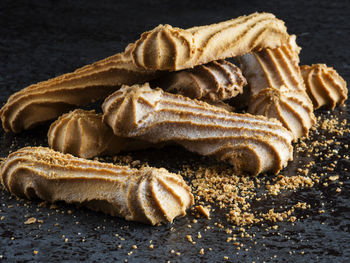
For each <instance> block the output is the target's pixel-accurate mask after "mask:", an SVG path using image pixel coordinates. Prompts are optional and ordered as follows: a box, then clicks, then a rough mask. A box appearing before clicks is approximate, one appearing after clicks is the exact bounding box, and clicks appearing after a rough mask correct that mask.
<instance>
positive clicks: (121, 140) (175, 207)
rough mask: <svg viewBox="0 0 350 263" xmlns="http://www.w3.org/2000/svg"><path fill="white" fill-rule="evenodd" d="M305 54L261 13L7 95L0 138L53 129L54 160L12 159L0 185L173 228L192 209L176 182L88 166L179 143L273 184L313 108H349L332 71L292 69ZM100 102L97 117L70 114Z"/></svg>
mask: <svg viewBox="0 0 350 263" xmlns="http://www.w3.org/2000/svg"><path fill="white" fill-rule="evenodd" d="M300 50H301V48H300V47H298V45H297V44H296V37H295V35H289V34H288V33H287V29H286V27H285V25H284V22H283V21H281V20H279V19H277V18H276V17H275V16H274V15H272V14H268V13H254V14H251V15H249V16H242V17H239V18H236V19H232V20H229V21H225V22H221V23H218V24H213V25H208V26H200V27H193V28H189V29H181V28H174V27H172V26H170V25H159V26H158V27H156V28H154V29H153V30H151V31H148V32H145V33H143V34H142V35H141V37H140V39H138V40H137V41H136V42H135V43H131V44H129V45H128V46H127V47H126V48H125V51H124V52H123V53H119V54H116V55H113V56H111V57H109V58H106V59H104V60H101V61H98V62H95V63H93V64H91V65H87V66H85V67H83V68H80V69H77V70H76V71H74V72H72V73H68V74H64V75H62V76H59V77H56V78H53V79H50V80H47V81H44V82H40V83H37V84H34V85H31V86H29V87H27V88H25V89H23V90H21V91H19V92H17V93H15V94H13V95H12V96H11V97H10V98H9V99H8V101H7V103H6V104H5V105H4V106H3V108H2V109H1V111H0V116H1V120H2V125H3V128H4V129H5V131H6V132H20V131H22V130H26V129H29V128H31V127H33V126H35V125H37V124H39V123H42V122H45V121H48V120H52V119H55V118H57V117H58V119H57V120H56V121H55V122H54V123H52V125H51V127H50V129H49V132H48V142H49V145H50V147H51V148H52V149H53V150H51V149H48V148H43V147H34V148H31V147H27V148H23V149H20V150H19V151H17V152H15V153H12V154H11V155H9V157H8V158H7V159H6V160H5V161H4V163H3V164H2V166H1V172H0V173H1V182H2V184H3V185H4V186H5V188H6V189H8V190H9V191H10V192H12V193H13V194H15V195H18V196H24V197H27V198H35V197H38V198H41V199H44V200H48V201H51V202H54V201H58V200H64V201H66V202H70V203H72V202H73V203H81V204H83V205H85V206H87V207H89V208H91V209H94V210H98V211H102V212H105V213H108V214H111V215H116V216H120V217H124V218H125V219H127V220H134V221H139V222H145V223H150V224H153V225H154V224H159V223H162V222H172V220H173V219H174V218H176V217H177V216H183V215H185V214H186V212H185V211H186V209H188V208H189V207H190V206H192V205H193V203H194V201H193V200H194V198H193V196H192V194H191V191H190V188H189V187H188V186H187V185H186V183H185V181H184V180H183V178H181V176H179V175H175V174H172V173H169V172H168V171H166V170H165V169H156V168H143V169H139V170H138V169H131V168H129V167H123V166H116V165H112V164H105V163H100V162H97V161H90V160H87V159H84V158H92V157H95V156H101V155H115V154H118V153H119V152H120V151H130V150H137V149H141V148H148V147H161V146H163V145H166V144H169V143H176V144H179V145H181V146H183V147H184V148H186V149H187V150H189V151H192V152H195V153H198V154H200V155H206V156H213V157H214V158H216V159H217V160H219V161H224V162H227V163H229V164H232V167H233V168H234V169H235V171H236V172H237V173H241V172H248V173H250V174H259V173H264V172H272V173H275V174H276V173H278V172H279V171H280V170H281V169H283V168H284V167H286V166H287V164H288V162H289V161H291V160H292V159H293V147H292V141H294V142H296V141H297V140H298V139H299V138H300V137H303V136H308V132H309V129H310V128H311V127H312V126H313V124H315V116H314V109H317V108H319V107H323V106H328V107H330V108H332V109H334V107H335V106H336V105H338V104H343V103H344V101H345V100H346V98H347V88H346V82H345V81H344V80H343V79H342V78H341V77H340V76H339V75H338V74H337V72H336V71H335V70H334V69H332V68H329V67H327V66H326V65H321V64H315V65H312V66H299V53H300ZM227 58H234V59H235V61H237V63H238V65H239V67H237V66H236V65H234V64H232V63H231V62H229V61H226V60H225V59H227ZM100 99H105V100H104V103H103V105H102V111H103V113H101V114H97V113H95V112H94V111H85V110H82V109H76V110H74V111H70V110H72V109H74V108H79V107H80V106H85V105H88V104H90V103H92V102H94V101H96V100H100ZM243 107H246V108H247V113H237V111H236V109H240V108H243ZM69 111H70V112H69ZM61 114H63V115H62V116H60V115H61ZM56 151H59V152H56ZM70 154H72V155H75V156H77V157H74V156H72V155H70Z"/></svg>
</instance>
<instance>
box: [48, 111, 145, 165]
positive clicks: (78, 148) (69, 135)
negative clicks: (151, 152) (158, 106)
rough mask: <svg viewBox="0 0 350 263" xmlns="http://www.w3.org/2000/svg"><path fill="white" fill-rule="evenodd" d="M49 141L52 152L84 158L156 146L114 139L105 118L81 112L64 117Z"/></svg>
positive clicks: (52, 126) (58, 122) (51, 130)
mask: <svg viewBox="0 0 350 263" xmlns="http://www.w3.org/2000/svg"><path fill="white" fill-rule="evenodd" d="M47 138H48V142H49V145H50V147H51V148H52V149H54V150H56V151H59V152H62V153H70V154H73V155H74V156H78V157H82V158H92V157H95V156H102V155H115V154H117V153H119V152H121V151H131V150H138V149H144V148H148V147H151V146H152V144H151V143H149V142H145V141H140V140H135V139H130V138H124V137H120V136H116V135H114V133H113V131H112V129H111V128H110V127H109V126H107V125H106V124H105V123H103V122H102V114H96V113H95V111H94V110H91V111H86V110H81V109H76V110H74V111H71V112H69V113H66V114H63V115H62V116H60V117H59V118H58V119H57V120H56V121H55V122H53V123H52V124H51V126H50V129H49V132H48V134H47Z"/></svg>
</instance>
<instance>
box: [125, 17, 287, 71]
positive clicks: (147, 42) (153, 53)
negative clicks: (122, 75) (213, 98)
mask: <svg viewBox="0 0 350 263" xmlns="http://www.w3.org/2000/svg"><path fill="white" fill-rule="evenodd" d="M287 39H288V34H287V29H286V27H285V26H284V22H283V21H281V20H279V19H277V18H276V17H275V16H274V15H273V14H269V13H254V14H251V15H249V16H241V17H238V18H235V19H232V20H228V21H225V22H221V23H218V24H212V25H207V26H200V27H192V28H189V29H186V30H185V29H181V28H177V27H172V26H170V25H159V26H158V27H156V28H154V29H153V30H151V31H148V32H145V33H143V34H142V35H141V38H140V39H139V40H137V41H136V42H135V44H134V46H133V47H132V52H131V53H132V56H133V59H134V63H135V64H136V65H137V66H139V67H142V68H144V69H151V70H172V71H173V70H181V69H186V68H192V67H194V66H197V65H200V64H206V63H208V62H210V61H214V60H219V59H225V58H228V57H234V56H239V55H243V54H246V53H248V52H251V51H259V50H261V49H263V48H275V47H278V46H281V45H282V44H283V43H285V42H286V41H287Z"/></svg>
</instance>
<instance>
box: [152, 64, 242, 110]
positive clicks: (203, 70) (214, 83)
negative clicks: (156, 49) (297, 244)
mask: <svg viewBox="0 0 350 263" xmlns="http://www.w3.org/2000/svg"><path fill="white" fill-rule="evenodd" d="M246 84H247V81H246V79H245V78H244V77H243V75H242V72H241V70H240V69H239V68H238V67H236V66H235V65H233V64H232V63H230V62H228V61H225V60H218V61H213V62H210V63H208V64H205V65H199V66H196V67H194V68H193V69H186V70H182V71H178V72H171V73H169V74H165V75H164V76H163V77H162V78H161V79H159V80H157V81H155V85H157V86H159V87H160V88H162V89H163V90H165V91H167V92H170V93H175V94H181V95H183V96H187V97H189V98H191V99H198V100H203V101H206V102H208V103H210V104H215V103H217V102H221V101H224V100H228V99H231V98H233V97H235V96H237V95H238V94H240V93H243V86H245V85H246Z"/></svg>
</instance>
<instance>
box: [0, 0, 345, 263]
mask: <svg viewBox="0 0 350 263" xmlns="http://www.w3.org/2000/svg"><path fill="white" fill-rule="evenodd" d="M29 2H30V3H29ZM265 2H266V1H182V2H178V1H151V2H148V1H142V2H141V1H140V3H138V4H137V3H135V2H133V1H126V2H123V3H120V1H112V0H110V1H83V0H81V1H68V0H66V1H56V0H55V1H13V0H1V1H0V25H1V28H0V58H1V59H0V92H1V93H0V103H1V105H2V104H3V103H5V101H6V100H7V98H8V96H10V94H12V93H13V92H15V91H17V90H19V89H21V88H23V87H25V86H27V85H29V84H32V83H35V82H38V81H41V80H46V79H48V78H51V77H53V76H56V75H60V74H62V73H65V72H69V71H72V70H74V69H75V68H77V67H80V66H83V65H85V64H88V63H91V62H93V61H96V60H99V59H101V58H104V57H106V56H109V55H112V54H114V53H116V52H120V51H122V50H123V48H124V47H125V46H126V44H127V43H129V42H131V41H134V40H135V39H137V38H138V36H139V34H140V33H141V32H143V31H145V30H148V29H151V28H153V27H154V26H156V25H158V24H159V23H163V24H164V23H169V24H171V25H173V26H180V27H190V26H194V25H202V24H209V23H214V22H219V21H223V20H226V19H230V18H232V17H236V16H239V15H242V14H249V13H251V12H255V11H267V12H272V13H275V14H276V15H277V16H278V17H279V18H281V19H283V20H284V21H285V22H286V25H287V27H288V31H289V32H290V33H294V34H296V35H297V37H298V38H297V40H298V44H299V45H300V46H301V47H302V48H303V50H302V53H301V61H302V64H312V63H319V62H322V63H326V64H328V65H331V66H333V67H335V69H336V70H338V72H339V73H340V74H341V75H342V76H343V77H344V78H345V80H347V81H350V71H349V70H350V63H349V58H350V49H349V48H348V46H349V44H348V43H349V40H350V37H349V34H350V16H349V14H350V4H347V1H341V0H339V1H269V2H268V3H265ZM348 110H349V107H343V108H338V109H337V110H336V114H338V115H339V116H340V117H339V118H347V119H348V121H349V115H348ZM318 114H319V115H320V114H322V116H324V117H327V116H328V115H329V113H327V112H326V111H323V112H322V111H320V112H318ZM47 128H48V125H44V126H41V127H38V128H36V129H34V130H32V131H27V132H23V133H21V134H18V135H14V134H5V133H4V131H3V130H1V131H0V147H1V148H0V149H1V157H5V156H6V155H7V154H8V153H9V151H13V150H16V149H18V148H20V147H23V146H26V145H47V141H46V132H47ZM323 135H324V136H329V135H328V134H325V133H323ZM315 139H320V140H323V137H322V136H321V135H316V136H315ZM340 140H341V141H342V144H341V145H339V146H338V150H339V154H340V155H344V154H347V149H345V148H344V147H343V145H345V144H349V143H350V138H349V134H345V135H344V136H343V137H342V138H341V139H340ZM132 156H133V158H135V159H139V160H142V161H148V162H149V163H150V165H154V166H157V167H161V166H164V167H166V168H168V169H170V170H171V171H176V170H177V169H178V167H180V166H181V164H182V163H186V162H187V163H188V162H194V163H196V164H200V165H206V164H207V163H208V159H205V158H200V157H197V156H195V155H193V154H190V153H187V152H185V151H183V150H182V149H180V148H177V147H168V148H166V150H165V151H164V150H152V151H141V152H137V153H132ZM189 160H190V161H189ZM192 160H194V161H192ZM330 161H331V160H329V159H327V158H325V160H323V161H319V160H318V161H317V163H316V165H315V166H314V167H313V168H312V170H313V171H315V172H322V171H323V170H324V167H326V166H327V165H328V163H329V162H330ZM300 162H305V158H304V157H303V156H298V155H296V156H295V160H294V161H293V163H291V164H290V165H289V167H288V168H287V169H286V171H285V173H286V174H289V175H293V173H294V172H295V169H296V168H297V167H298V165H299V163H300ZM347 167H349V168H350V163H349V161H348V160H346V159H344V158H341V159H340V160H339V162H338V165H337V167H336V171H334V172H331V173H330V175H332V174H334V175H339V176H340V181H343V182H344V185H343V187H342V192H341V193H340V194H339V193H336V191H335V189H336V188H337V187H338V184H337V182H335V183H334V184H331V185H330V186H328V187H323V186H322V185H321V186H316V187H314V188H312V189H308V190H300V191H297V192H296V193H293V192H291V193H289V192H288V193H286V194H285V195H284V196H281V197H279V198H276V199H273V200H272V201H271V203H269V204H264V206H266V207H274V206H276V207H277V206H279V205H281V204H286V203H289V202H290V203H295V202H298V201H300V202H302V201H307V202H308V203H310V204H312V207H313V208H312V211H308V212H307V215H308V216H306V214H305V216H304V218H303V215H302V214H301V215H299V217H301V220H299V221H296V223H295V224H291V223H278V226H279V228H278V229H277V230H274V229H272V230H269V231H266V230H265V228H264V227H262V226H254V227H253V228H251V229H249V230H248V232H249V233H250V234H253V233H254V234H255V237H253V238H252V239H242V240H241V242H242V243H244V248H243V249H241V250H236V249H235V247H234V246H233V245H232V243H226V237H227V235H226V234H224V232H223V231H221V230H219V229H218V228H217V227H214V228H211V229H209V230H207V231H205V230H204V228H205V226H206V225H210V226H213V223H214V222H217V221H223V222H225V220H224V218H223V216H222V215H221V213H217V214H215V215H214V216H213V218H212V219H211V220H205V219H200V220H199V223H197V224H192V228H188V227H187V225H188V224H189V223H190V222H191V221H192V220H193V216H192V215H189V216H188V217H185V218H182V219H178V220H176V222H175V223H174V224H173V225H165V226H160V227H149V226H144V225H141V224H136V223H129V222H125V221H124V220H121V219H117V218H112V217H109V216H105V215H103V214H99V213H95V212H91V211H88V210H86V209H77V208H76V207H75V206H69V205H65V204H58V209H57V210H52V209H49V208H48V207H39V202H36V201H33V202H28V201H24V200H22V201H20V200H16V199H15V198H14V197H11V196H10V195H9V194H8V193H7V192H5V191H3V190H1V192H0V200H1V201H0V204H1V207H0V217H2V216H3V218H2V219H1V221H0V236H1V237H0V261H1V260H3V261H8V262H13V261H21V262H24V261H42V262H53V261H68V260H71V261H83V260H89V261H101V262H109V261H124V260H125V259H128V261H129V262H147V261H152V260H154V261H157V262H158V261H159V262H166V261H167V260H170V261H171V262H198V261H201V262H221V261H223V260H224V256H228V257H229V261H232V262H236V261H237V262H242V261H246V262H252V261H255V262H263V261H268V262H273V261H291V262H349V260H350V245H349V244H350V229H349V228H350V180H349V173H348V172H347V171H344V168H347ZM319 209H323V210H325V213H323V214H318V213H317V211H318V210H319ZM70 211H72V213H71V212H70ZM32 216H33V217H36V218H37V219H42V220H43V221H44V222H43V223H41V224H38V223H36V224H31V225H24V221H25V220H26V219H27V218H28V217H32ZM76 222H79V223H76ZM171 227H173V228H174V229H173V230H172V231H171V230H170V228H171ZM198 231H200V232H201V233H202V236H203V237H202V238H201V239H197V238H195V239H196V242H197V243H196V244H195V245H192V244H190V243H189V242H188V241H187V240H186V238H185V236H186V235H187V234H191V235H192V236H193V237H196V236H197V232H198ZM116 234H118V235H119V236H116ZM66 238H67V240H65V239H66ZM121 238H122V239H123V238H125V240H122V239H121ZM84 240H85V242H83V241H84ZM150 240H153V241H152V242H153V244H154V247H155V249H154V250H150V249H148V246H149V244H150ZM119 244H121V246H122V247H121V248H118V245H119ZM134 244H135V245H137V247H138V248H137V249H133V248H132V245H134ZM202 247H203V248H205V251H206V253H205V255H200V254H199V250H200V249H201V248H202ZM208 247H211V248H212V249H213V250H212V251H207V249H206V248H208ZM245 248H248V250H247V251H246V250H245ZM34 250H37V251H38V254H37V255H34V254H33V251H34ZM171 250H174V251H175V252H180V253H181V255H180V256H179V255H176V254H172V253H171ZM130 251H133V253H132V254H130V255H128V253H129V252H130Z"/></svg>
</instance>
